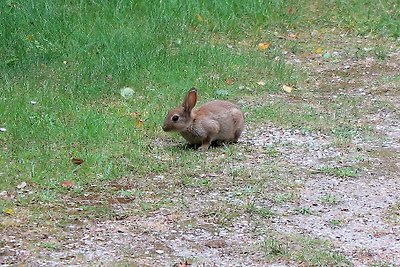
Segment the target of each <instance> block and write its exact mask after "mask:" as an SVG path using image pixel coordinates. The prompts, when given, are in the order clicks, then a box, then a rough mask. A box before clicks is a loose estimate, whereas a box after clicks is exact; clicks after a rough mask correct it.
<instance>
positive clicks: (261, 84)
mask: <svg viewBox="0 0 400 267" xmlns="http://www.w3.org/2000/svg"><path fill="white" fill-rule="evenodd" d="M257 84H258V85H260V86H264V85H265V84H266V83H265V81H258V82H257Z"/></svg>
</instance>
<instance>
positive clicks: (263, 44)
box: [257, 42, 270, 51]
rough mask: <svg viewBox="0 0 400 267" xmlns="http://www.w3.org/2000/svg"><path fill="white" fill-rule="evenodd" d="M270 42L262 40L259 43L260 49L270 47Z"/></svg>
mask: <svg viewBox="0 0 400 267" xmlns="http://www.w3.org/2000/svg"><path fill="white" fill-rule="evenodd" d="M269 45H270V43H269V42H262V43H259V44H258V46H257V47H258V49H259V50H261V51H264V50H267V49H268V47H269Z"/></svg>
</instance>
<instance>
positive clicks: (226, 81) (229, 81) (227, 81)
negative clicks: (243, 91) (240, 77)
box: [225, 79, 233, 85]
mask: <svg viewBox="0 0 400 267" xmlns="http://www.w3.org/2000/svg"><path fill="white" fill-rule="evenodd" d="M225 84H227V85H232V84H233V80H232V79H226V80H225Z"/></svg>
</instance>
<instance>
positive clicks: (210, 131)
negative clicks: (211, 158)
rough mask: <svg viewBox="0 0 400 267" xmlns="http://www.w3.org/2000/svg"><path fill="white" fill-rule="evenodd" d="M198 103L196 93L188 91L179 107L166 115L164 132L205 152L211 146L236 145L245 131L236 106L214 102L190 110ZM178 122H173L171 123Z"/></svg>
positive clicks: (218, 101)
mask: <svg viewBox="0 0 400 267" xmlns="http://www.w3.org/2000/svg"><path fill="white" fill-rule="evenodd" d="M196 102H197V92H196V89H194V88H192V89H191V90H189V91H188V93H187V95H186V97H185V99H184V101H183V103H182V105H181V106H180V107H177V108H175V109H172V110H171V111H169V112H168V114H167V116H166V117H165V120H164V124H163V126H162V128H163V130H164V131H166V132H169V131H176V132H179V133H180V134H181V135H182V136H183V138H185V139H186V140H187V141H188V142H189V143H190V144H193V145H201V146H200V147H199V149H201V150H207V149H208V148H209V146H210V144H211V143H212V142H216V143H218V144H221V143H229V142H235V143H236V142H237V141H238V139H239V137H240V135H241V134H242V131H243V127H244V118H243V114H242V112H241V111H240V109H239V108H238V106H236V105H235V104H233V103H231V102H228V101H222V100H213V101H210V102H208V103H205V104H204V105H202V106H201V107H200V108H198V109H196V110H193V108H194V106H195V105H196ZM174 116H175V119H176V118H178V119H177V120H176V121H174V120H173V118H174Z"/></svg>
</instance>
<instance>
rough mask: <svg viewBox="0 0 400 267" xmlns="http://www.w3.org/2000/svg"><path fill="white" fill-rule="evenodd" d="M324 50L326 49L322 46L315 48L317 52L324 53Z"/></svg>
mask: <svg viewBox="0 0 400 267" xmlns="http://www.w3.org/2000/svg"><path fill="white" fill-rule="evenodd" d="M323 51H324V49H322V47H318V48H317V49H315V53H317V54H322V52H323Z"/></svg>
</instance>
